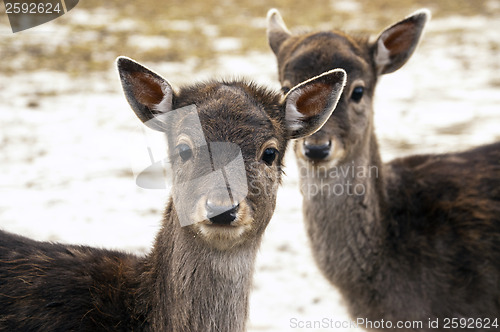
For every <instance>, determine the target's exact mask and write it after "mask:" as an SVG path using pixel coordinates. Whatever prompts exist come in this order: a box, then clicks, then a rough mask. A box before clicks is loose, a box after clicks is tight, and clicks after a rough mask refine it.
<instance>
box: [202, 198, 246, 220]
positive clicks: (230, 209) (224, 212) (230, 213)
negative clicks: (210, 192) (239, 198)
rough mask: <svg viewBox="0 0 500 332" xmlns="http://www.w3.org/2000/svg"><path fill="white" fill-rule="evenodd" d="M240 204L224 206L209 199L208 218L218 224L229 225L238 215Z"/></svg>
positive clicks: (207, 205)
mask: <svg viewBox="0 0 500 332" xmlns="http://www.w3.org/2000/svg"><path fill="white" fill-rule="evenodd" d="M239 207H240V206H239V205H232V206H224V205H217V204H214V203H212V202H211V201H210V200H208V201H207V204H206V208H207V218H208V220H210V221H211V222H212V223H214V224H217V225H229V224H231V223H232V222H233V221H234V220H235V219H236V217H237V215H238V209H239Z"/></svg>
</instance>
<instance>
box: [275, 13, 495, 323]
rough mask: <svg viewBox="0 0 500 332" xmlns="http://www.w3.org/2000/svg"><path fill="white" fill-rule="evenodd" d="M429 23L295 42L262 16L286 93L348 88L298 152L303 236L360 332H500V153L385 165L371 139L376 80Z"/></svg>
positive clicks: (415, 19) (485, 149) (424, 16)
mask: <svg viewBox="0 0 500 332" xmlns="http://www.w3.org/2000/svg"><path fill="white" fill-rule="evenodd" d="M428 17H429V13H428V11H426V10H421V11H418V12H416V13H414V14H413V15H411V16H409V17H407V18H406V19H404V20H402V21H400V22H398V23H396V24H394V25H392V26H391V27H389V28H387V29H386V30H384V31H383V32H382V33H381V34H380V35H379V36H378V38H376V39H373V40H371V39H369V38H368V37H360V36H354V35H349V34H346V33H344V32H341V31H322V32H307V33H301V34H292V33H290V32H289V30H288V29H287V28H286V26H285V24H284V22H283V20H282V18H281V16H280V15H279V13H278V11H277V10H270V11H269V13H268V40H269V44H270V47H271V49H272V50H273V52H274V53H275V55H276V57H277V61H278V71H279V80H280V82H281V85H282V87H283V90H284V91H287V90H288V89H289V88H290V87H292V86H293V85H294V84H297V83H298V82H301V81H303V80H305V79H308V78H310V77H313V76H315V75H317V74H318V73H321V72H323V71H326V70H328V69H331V68H343V69H345V71H346V73H347V76H348V82H347V84H346V87H345V90H344V91H345V93H344V94H343V96H342V97H341V99H340V101H339V103H338V105H337V110H336V111H335V113H334V114H333V115H332V116H331V118H330V119H329V120H328V122H327V123H326V125H325V126H324V127H323V128H322V129H321V130H319V131H318V132H317V133H315V134H314V135H312V136H310V137H307V138H305V139H301V140H298V141H297V142H296V143H295V146H294V150H295V154H296V157H297V160H298V165H299V168H300V176H301V179H300V181H301V191H302V194H303V214H304V219H305V224H306V229H307V233H308V236H309V239H310V244H311V246H312V251H313V255H314V258H315V261H316V263H317V265H318V266H319V268H320V270H321V271H322V273H323V274H324V276H325V277H326V278H327V279H328V280H329V281H330V282H331V283H332V284H333V285H334V286H336V287H337V288H338V289H339V290H340V292H341V294H342V295H343V298H344V300H345V302H346V303H347V306H348V309H349V311H350V314H351V315H352V317H361V318H365V319H366V320H367V322H366V324H364V327H365V328H367V329H375V326H374V325H373V322H374V321H378V322H380V320H381V319H384V320H385V321H391V323H394V325H393V327H396V322H397V321H402V322H403V321H416V322H421V323H422V326H419V325H417V326H415V327H414V328H408V330H419V331H430V330H432V331H434V330H437V329H435V328H431V327H429V324H428V323H429V319H430V320H431V321H432V322H435V319H439V329H445V328H446V326H445V324H446V322H448V325H447V327H449V328H450V327H452V325H451V319H456V320H454V321H453V322H454V323H457V322H458V320H460V325H454V326H453V327H454V328H457V327H458V328H457V329H455V330H458V329H464V326H467V327H472V328H471V329H470V330H482V329H484V330H485V331H486V330H488V331H492V330H497V331H498V330H499V328H498V326H499V325H498V324H500V321H498V320H500V143H495V144H491V145H485V146H481V147H478V148H476V149H472V150H469V151H465V152H459V153H449V154H442V155H416V156H410V157H406V158H400V159H396V160H394V161H392V162H389V163H386V164H384V163H382V161H381V158H380V153H379V148H378V144H377V138H376V136H375V132H374V124H373V104H372V99H373V95H374V91H375V86H376V83H377V79H378V77H379V76H380V75H383V74H388V73H391V72H393V71H395V70H397V69H399V68H400V67H401V66H402V65H403V64H405V62H406V61H407V60H408V58H409V57H410V56H411V55H412V53H413V51H414V50H415V48H416V46H417V44H418V42H419V39H420V36H421V33H422V30H423V28H424V25H425V23H426V21H427V20H428ZM497 318H498V319H497ZM471 319H472V320H482V322H481V321H478V323H477V324H476V321H473V322H472V323H473V324H470V323H471V321H470V320H471ZM370 322H371V323H370ZM464 322H466V323H467V324H466V325H464ZM468 324H470V325H468ZM488 324H489V325H488ZM378 326H379V327H380V325H378ZM386 327H387V326H386ZM432 327H436V326H435V324H434V326H432ZM487 327H489V328H487ZM439 329H438V330H439ZM387 330H391V329H390V328H387ZM398 330H404V328H401V329H398ZM467 331H469V329H468V330H467Z"/></svg>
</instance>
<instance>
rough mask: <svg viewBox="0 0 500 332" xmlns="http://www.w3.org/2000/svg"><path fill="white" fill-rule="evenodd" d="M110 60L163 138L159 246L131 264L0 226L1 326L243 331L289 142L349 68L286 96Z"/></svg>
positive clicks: (321, 116) (313, 119) (334, 97)
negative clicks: (183, 82)
mask: <svg viewBox="0 0 500 332" xmlns="http://www.w3.org/2000/svg"><path fill="white" fill-rule="evenodd" d="M117 65H118V71H119V74H120V78H121V82H122V85H123V89H124V91H125V96H126V98H127V100H128V102H129V104H130V105H131V107H132V109H133V110H134V112H135V113H136V115H137V116H138V117H139V119H140V120H142V121H143V122H144V123H145V124H146V125H147V126H149V127H151V128H153V129H156V130H160V131H164V132H165V133H166V136H167V145H168V150H169V154H170V163H171V166H172V171H173V174H172V178H173V188H172V192H171V197H170V199H169V200H168V203H167V207H166V210H165V213H164V217H163V221H162V227H161V230H160V231H159V233H158V235H157V236H156V241H155V244H154V247H153V249H152V251H151V252H150V253H149V254H148V255H146V256H145V257H138V256H135V255H130V254H124V253H120V252H115V251H109V250H104V249H96V248H90V247H85V246H72V245H62V244H54V243H48V242H37V241H33V240H30V239H27V238H25V237H21V236H18V235H14V234H9V233H6V232H3V231H0V330H2V331H155V332H158V331H176V332H180V331H191V332H195V331H196V332H200V331H213V332H221V331H222V332H239V331H244V330H245V324H246V320H247V316H248V296H249V291H250V286H251V280H252V273H253V269H254V260H255V255H256V253H257V249H258V247H259V244H260V241H261V237H262V234H263V232H264V230H265V228H266V226H267V224H268V222H269V220H270V219H271V216H272V214H273V211H274V208H275V202H276V192H277V185H278V184H279V183H280V181H281V173H282V162H283V157H284V153H285V150H286V146H287V142H288V141H289V140H290V139H291V138H302V137H305V136H307V135H310V134H312V133H314V132H315V131H316V130H318V129H319V128H320V127H321V126H322V125H323V124H324V123H325V121H326V120H327V119H328V118H329V116H330V115H331V113H332V111H333V109H334V108H335V105H336V103H337V101H338V98H339V96H340V93H341V91H342V88H343V86H344V84H345V72H344V71H343V70H333V71H329V72H328V73H325V74H323V75H320V76H318V77H315V78H314V79H311V80H308V81H307V82H304V83H302V84H299V85H298V86H297V87H295V88H294V89H292V90H291V91H290V93H289V94H288V95H287V96H285V97H282V95H281V94H280V93H278V92H273V91H271V90H268V89H265V88H263V87H259V86H257V85H255V84H253V83H248V82H245V81H239V80H234V81H208V82H204V83H198V84H195V85H191V86H186V87H182V88H180V89H178V90H174V89H173V87H172V86H171V85H170V83H168V82H167V81H166V80H165V79H163V78H162V77H160V76H159V75H158V74H156V73H154V72H152V71H150V70H149V69H147V68H145V67H143V66H141V65H140V64H138V63H136V62H134V61H132V60H130V59H127V58H123V57H122V58H118V60H117ZM309 99H311V100H314V102H313V103H311V102H310V101H309ZM117 227H119V220H117Z"/></svg>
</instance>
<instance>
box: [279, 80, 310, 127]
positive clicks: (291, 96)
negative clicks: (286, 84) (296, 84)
mask: <svg viewBox="0 0 500 332" xmlns="http://www.w3.org/2000/svg"><path fill="white" fill-rule="evenodd" d="M307 88H308V87H303V88H300V89H293V90H292V91H290V92H289V93H288V95H287V96H286V109H285V119H286V122H287V126H288V128H289V129H290V130H298V129H300V128H302V126H303V125H304V123H303V122H302V119H304V115H303V114H302V113H300V112H299V111H298V110H297V100H298V99H299V98H300V96H302V94H303V93H304V90H305V89H307Z"/></svg>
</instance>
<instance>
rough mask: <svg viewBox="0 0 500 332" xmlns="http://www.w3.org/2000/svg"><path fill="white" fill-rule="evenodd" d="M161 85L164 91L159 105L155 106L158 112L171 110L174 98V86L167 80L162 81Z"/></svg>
mask: <svg viewBox="0 0 500 332" xmlns="http://www.w3.org/2000/svg"><path fill="white" fill-rule="evenodd" d="M160 86H161V91H162V92H163V98H162V100H161V101H160V102H159V103H158V104H157V105H155V106H154V107H153V110H155V111H156V112H158V113H166V112H170V111H171V110H172V99H173V91H172V87H171V86H170V85H169V84H168V83H166V82H162V83H161V85H160Z"/></svg>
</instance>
